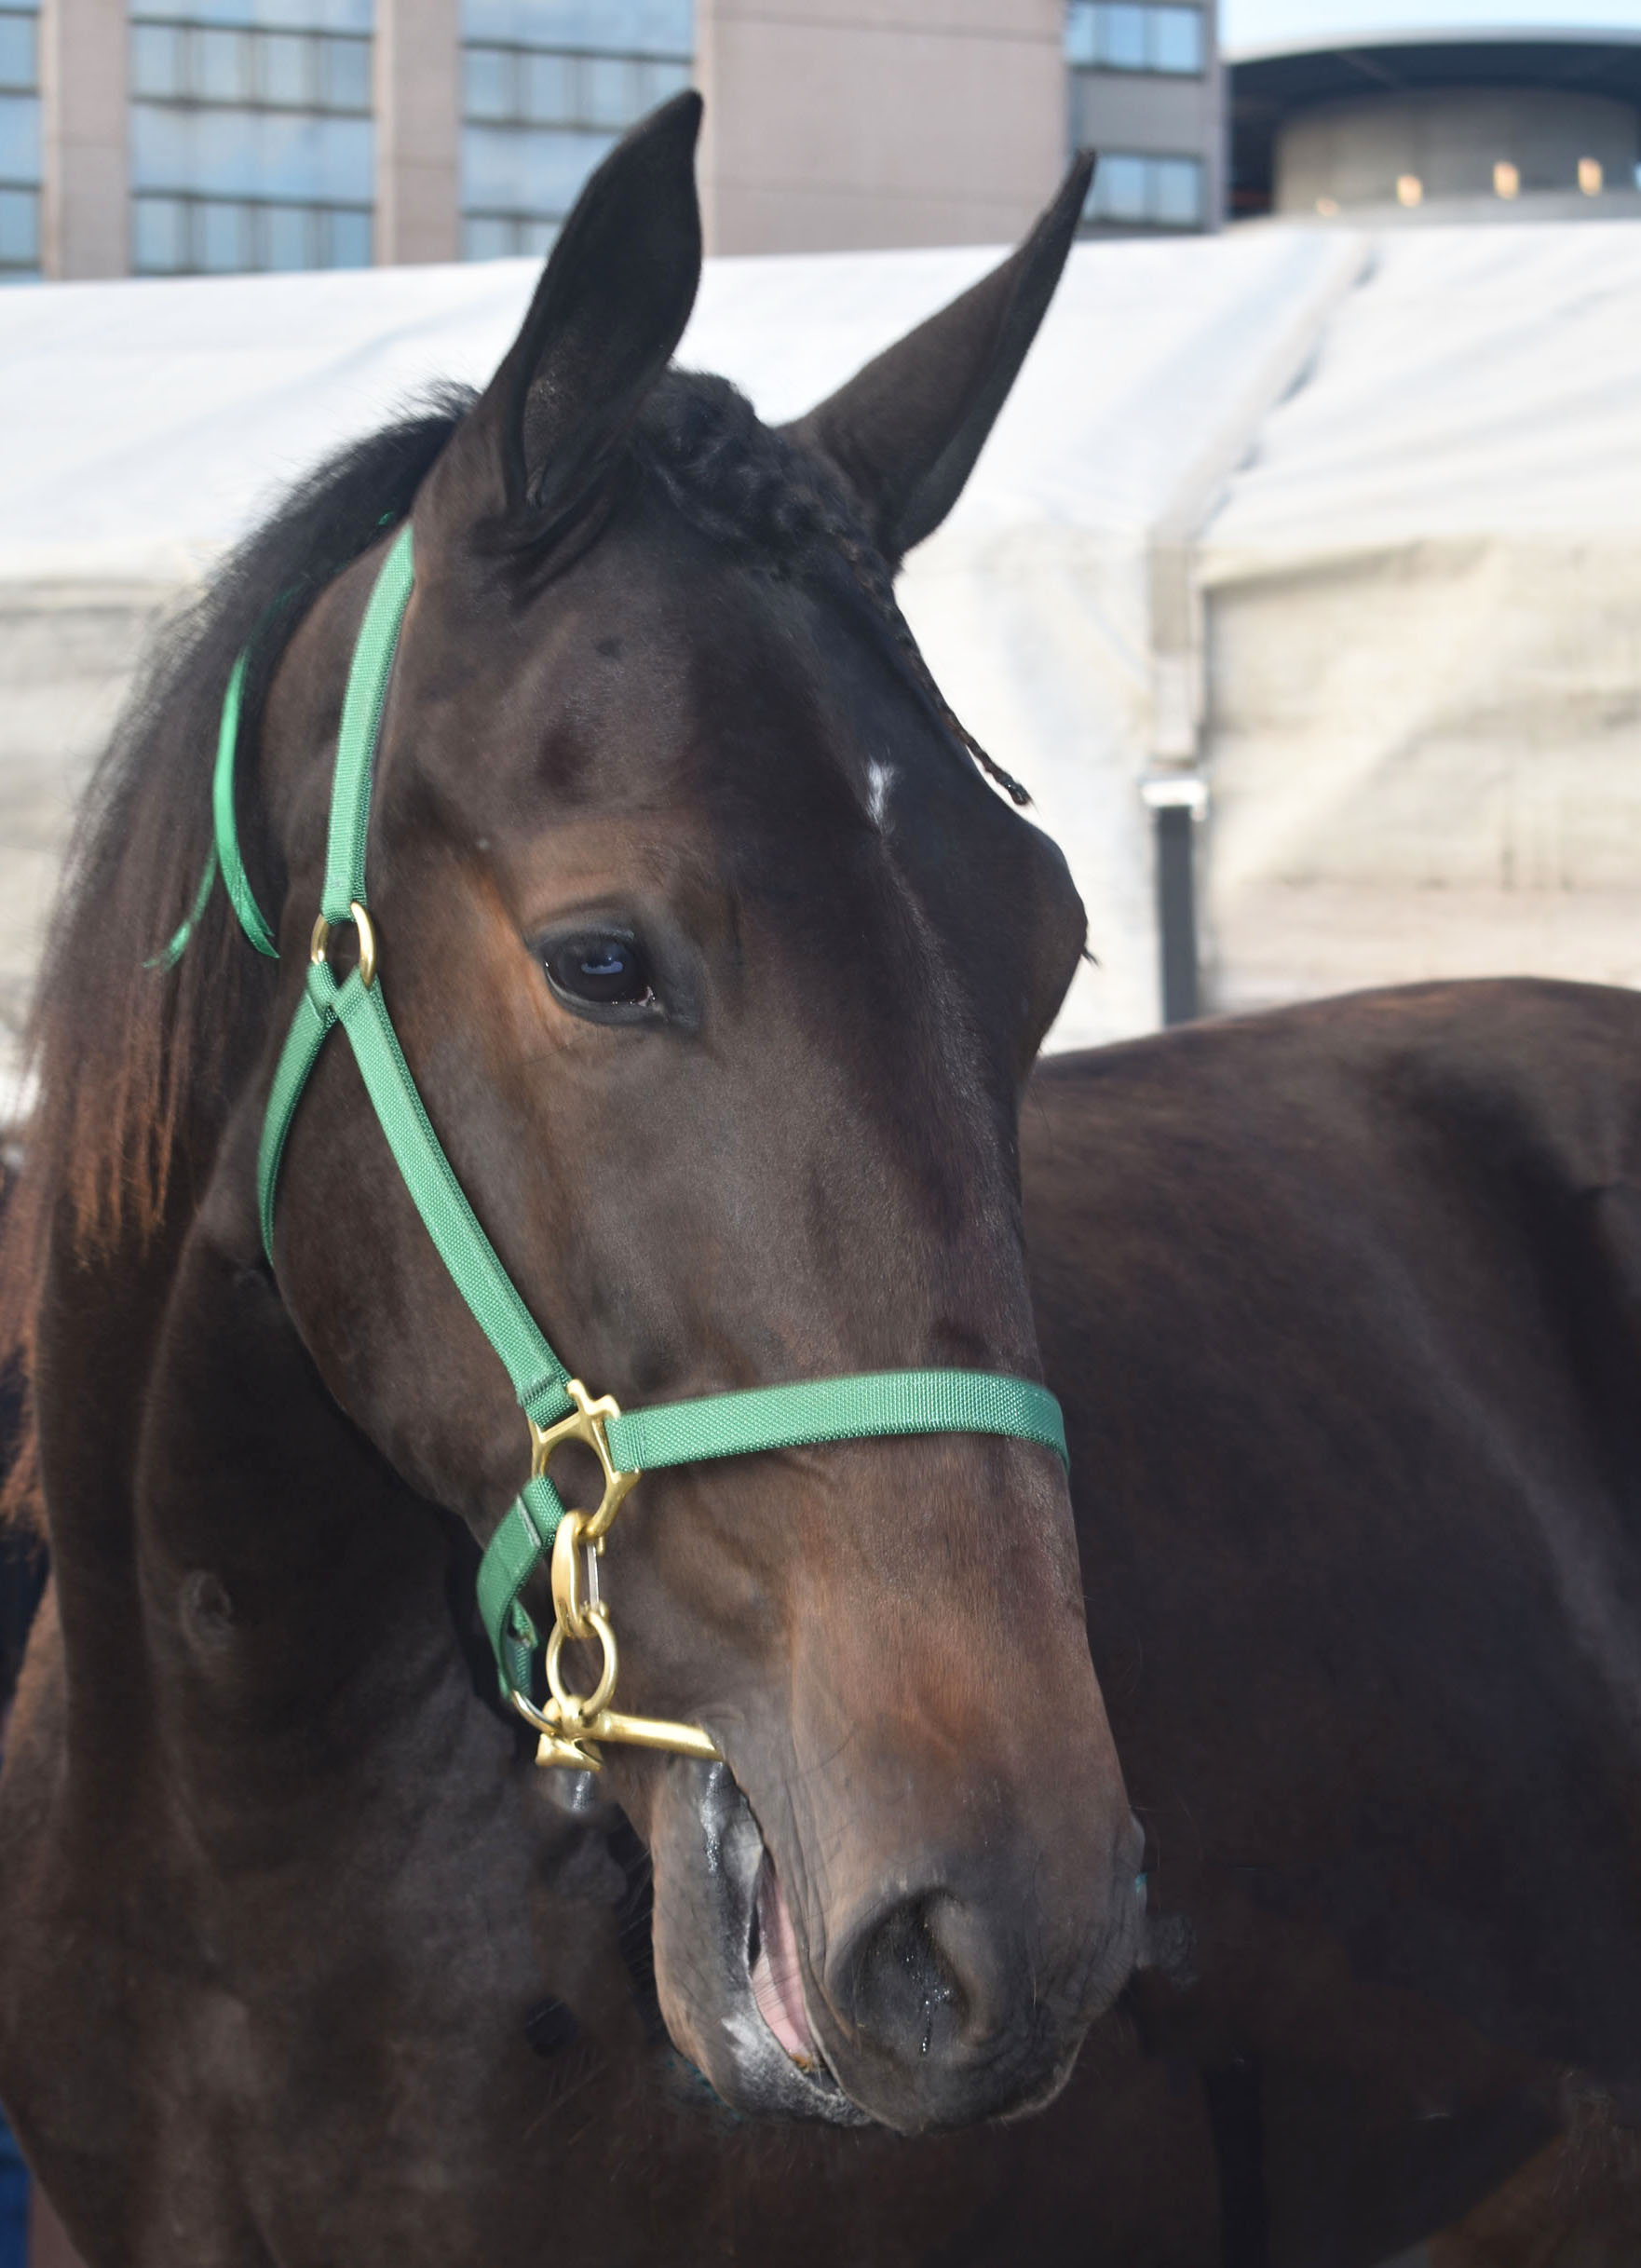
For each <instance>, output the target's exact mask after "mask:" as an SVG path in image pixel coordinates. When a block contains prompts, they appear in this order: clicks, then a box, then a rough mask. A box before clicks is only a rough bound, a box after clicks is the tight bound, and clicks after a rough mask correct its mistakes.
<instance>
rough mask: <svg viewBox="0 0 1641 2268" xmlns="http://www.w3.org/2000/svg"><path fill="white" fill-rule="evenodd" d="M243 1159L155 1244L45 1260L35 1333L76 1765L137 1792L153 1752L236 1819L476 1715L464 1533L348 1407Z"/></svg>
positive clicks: (172, 1216)
mask: <svg viewBox="0 0 1641 2268" xmlns="http://www.w3.org/2000/svg"><path fill="white" fill-rule="evenodd" d="M252 1149H253V1138H252V1140H251V1142H249V1143H248V1141H247V1140H246V1138H244V1130H243V1129H241V1130H240V1133H239V1134H238V1135H237V1136H236V1134H234V1132H233V1131H232V1130H231V1131H230V1134H229V1136H228V1138H227V1139H226V1140H225V1141H224V1146H223V1149H222V1152H221V1153H220V1155H219V1158H218V1160H217V1161H216V1162H215V1163H214V1164H213V1166H212V1167H211V1169H210V1175H209V1177H208V1179H207V1182H206V1187H205V1191H204V1196H203V1199H202V1201H201V1202H198V1203H197V1204H195V1203H192V1202H186V1201H184V1200H179V1201H178V1202H174V1203H173V1205H172V1206H171V1208H170V1213H169V1215H168V1216H167V1218H166V1219H165V1220H164V1221H163V1223H162V1225H161V1228H160V1230H159V1232H158V1234H157V1235H156V1237H155V1238H154V1239H153V1240H152V1241H151V1242H150V1243H148V1244H147V1245H146V1246H145V1247H144V1248H142V1249H139V1248H138V1247H137V1246H136V1245H134V1244H132V1243H123V1244H120V1245H117V1246H116V1247H115V1249H114V1250H113V1251H112V1252H110V1253H109V1254H107V1255H106V1256H103V1257H101V1258H98V1259H96V1260H93V1261H89V1262H88V1261H87V1260H85V1259H84V1258H82V1257H79V1256H75V1255H73V1254H71V1253H70V1252H68V1251H67V1250H65V1249H57V1250H54V1252H53V1255H52V1257H51V1262H50V1266H49V1270H48V1278H47V1289H46V1297H45V1298H44V1300H43V1301H42V1304H41V1311H40V1327H39V1334H38V1337H39V1361H38V1367H37V1379H36V1393H37V1403H38V1417H39V1426H40V1452H41V1469H42V1479H43V1482H44V1487H45V1496H46V1502H47V1517H48V1522H49V1533H50V1545H51V1555H52V1569H53V1578H54V1585H55V1590H56V1598H57V1615H58V1622H59V1624H60V1627H61V1660H62V1666H63V1670H64V1673H65V1687H66V1697H67V1704H68V1714H67V1727H68V1739H69V1744H70V1749H71V1756H72V1757H73V1758H74V1759H76V1760H77V1761H79V1762H80V1763H82V1764H83V1765H86V1766H88V1767H90V1768H92V1769H94V1770H95V1771H96V1772H97V1776H98V1777H100V1778H106V1777H107V1776H108V1775H109V1771H110V1768H112V1771H113V1772H114V1774H115V1776H117V1777H119V1778H121V1779H124V1780H128V1781H129V1774H130V1773H131V1772H133V1770H134V1768H136V1766H137V1765H138V1762H139V1757H138V1754H137V1753H136V1752H137V1751H140V1750H142V1749H143V1748H148V1749H152V1748H154V1747H155V1746H158V1747H159V1748H162V1749H163V1750H164V1751H165V1761H166V1777H167V1781H168V1784H169V1785H170V1786H171V1787H172V1788H173V1789H180V1790H181V1791H183V1793H184V1795H185V1796H186V1795H189V1794H191V1795H192V1796H194V1797H196V1798H197V1799H198V1801H199V1802H200V1803H201V1804H202V1805H203V1806H204V1809H205V1812H206V1813H213V1812H217V1811H220V1812H221V1813H222V1816H223V1818H224V1820H228V1819H231V1818H233V1817H237V1816H239V1815H246V1814H248V1813H249V1812H250V1811H251V1810H252V1809H254V1810H255V1811H257V1812H258V1813H260V1814H261V1815H262V1816H263V1817H264V1820H265V1818H266V1817H267V1816H268V1814H269V1813H270V1812H271V1811H276V1810H278V1808H279V1806H280V1803H281V1800H282V1799H291V1800H293V1801H295V1800H300V1801H306V1802H316V1803H322V1802H324V1801H326V1800H333V1798H334V1788H335V1782H336V1781H337V1780H338V1779H339V1778H346V1777H347V1776H348V1775H349V1773H357V1772H358V1770H359V1766H360V1764H361V1763H362V1761H363V1760H364V1759H365V1756H366V1755H367V1753H369V1752H371V1751H372V1750H376V1749H379V1747H380V1745H381V1743H382V1742H384V1741H389V1742H390V1741H392V1740H394V1739H396V1738H398V1739H402V1738H404V1737H407V1735H408V1733H409V1732H410V1729H411V1727H412V1725H413V1722H414V1721H416V1720H419V1721H421V1722H423V1723H424V1724H425V1720H426V1718H427V1713H428V1711H429V1710H430V1709H437V1708H438V1707H439V1706H441V1705H442V1706H445V1707H448V1708H450V1709H455V1708H457V1707H459V1708H461V1709H462V1710H463V1711H464V1712H465V1713H468V1714H470V1713H471V1711H472V1693H471V1684H470V1678H469V1676H468V1669H467V1664H466V1661H465V1659H464V1657H463V1655H462V1652H461V1648H460V1645H459V1643H458V1642H457V1640H456V1637H455V1634H454V1628H453V1626H452V1623H451V1619H450V1615H449V1612H448V1609H447V1608H446V1604H445V1588H444V1586H445V1577H446V1569H447V1565H448V1559H449V1552H450V1538H449V1534H448V1532H447V1530H446V1528H444V1526H443V1524H442V1522H441V1516H440V1515H439V1514H437V1513H436V1512H435V1511H434V1510H433V1508H432V1507H430V1506H428V1505H427V1504H424V1503H422V1502H421V1501H419V1500H417V1499H416V1498H415V1497H414V1495H412V1494H411V1492H410V1491H409V1490H407V1489H406V1488H405V1487H403V1485H402V1484H401V1483H400V1481H399V1480H398V1479H397V1477H396V1476H395V1475H393V1474H391V1473H390V1472H389V1471H388V1470H387V1467H386V1466H385V1465H384V1463H383V1462H382V1460H381V1459H380V1458H379V1457H377V1456H376V1455H375V1453H374V1451H373V1449H372V1448H371V1447H370V1446H369V1445H368V1444H367V1443H366V1442H364V1441H363V1439H362V1438H361V1437H360V1436H359V1434H358V1433H355V1431H354V1430H353V1428H352V1427H351V1426H350V1425H349V1424H348V1423H347V1421H346V1419H344V1418H343V1417H342V1415H341V1414H340V1412H339V1411H338V1410H337V1409H336V1407H335V1406H334V1404H333V1403H332V1401H331V1400H330V1398H329V1396H328V1395H327V1394H326V1392H325V1391H324V1389H323V1387H322V1386H321V1384H320V1383H319V1378H318V1377H317V1374H316V1373H315V1372H314V1370H313V1367H312V1365H311V1364H310V1363H309V1362H308V1360H307V1357H306V1355H305V1352H304V1351H303V1348H302V1346H301V1343H300V1341H299V1339H298V1338H297V1335H296V1332H295V1330H294V1327H293V1326H292V1322H291V1319H290V1317H289V1315H288V1314H287V1313H286V1311H285V1309H284V1307H283V1306H282V1304H281V1302H280V1300H279V1298H278V1293H277V1291H276V1289H275V1287H274V1284H273V1283H272V1280H271V1278H270V1277H269V1275H268V1273H267V1271H266V1270H265V1269H264V1268H263V1267H261V1266H260V1265H259V1264H258V1256H257V1252H256V1247H255V1211H254V1203H253V1201H252V1196H251V1178H250V1176H251V1163H250V1156H251V1150H252ZM344 1722H346V1725H347V1727H348V1731H347V1733H346V1737H344V1736H343V1735H342V1733H341V1732H339V1731H338V1729H337V1728H338V1727H339V1726H340V1725H341V1724H343V1723H344ZM497 1731H498V1732H501V1733H502V1734H503V1736H504V1738H505V1728H501V1727H498V1728H497ZM327 1735H328V1736H329V1737H328V1738H327ZM376 1760H377V1763H378V1764H379V1763H380V1760H381V1759H380V1756H379V1755H378V1756H377V1759H376ZM251 1796H254V1803H253V1804H251V1803H250V1802H248V1798H251ZM196 1824H199V1823H198V1822H197V1823H196Z"/></svg>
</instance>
